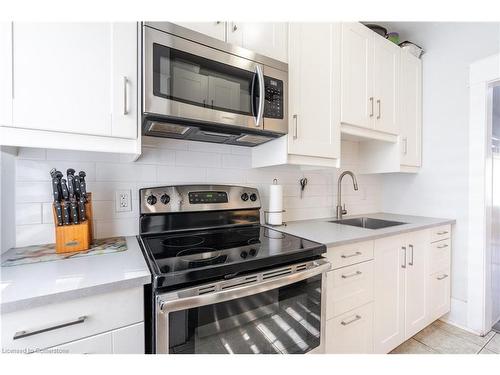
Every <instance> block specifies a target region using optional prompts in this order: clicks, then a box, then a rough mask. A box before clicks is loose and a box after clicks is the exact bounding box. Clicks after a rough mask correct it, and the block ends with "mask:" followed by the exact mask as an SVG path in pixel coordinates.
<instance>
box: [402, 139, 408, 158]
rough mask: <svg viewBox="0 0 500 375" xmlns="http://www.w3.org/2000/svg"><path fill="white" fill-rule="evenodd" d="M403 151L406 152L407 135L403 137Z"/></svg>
mask: <svg viewBox="0 0 500 375" xmlns="http://www.w3.org/2000/svg"><path fill="white" fill-rule="evenodd" d="M403 145H404V147H403V152H404V154H405V155H406V154H408V138H407V137H403Z"/></svg>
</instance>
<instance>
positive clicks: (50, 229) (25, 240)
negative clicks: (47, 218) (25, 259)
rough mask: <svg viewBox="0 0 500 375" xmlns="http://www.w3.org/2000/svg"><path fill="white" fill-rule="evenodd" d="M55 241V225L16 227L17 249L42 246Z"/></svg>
mask: <svg viewBox="0 0 500 375" xmlns="http://www.w3.org/2000/svg"><path fill="white" fill-rule="evenodd" d="M54 241H55V229H54V224H32V225H17V226H16V247H22V246H30V245H41V244H47V243H53V242H54Z"/></svg>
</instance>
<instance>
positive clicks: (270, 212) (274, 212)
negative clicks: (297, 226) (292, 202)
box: [264, 210, 286, 227]
mask: <svg viewBox="0 0 500 375" xmlns="http://www.w3.org/2000/svg"><path fill="white" fill-rule="evenodd" d="M283 212H286V210H280V211H266V210H264V219H265V220H266V225H269V226H270V227H286V223H285V222H283V223H282V224H281V225H274V224H269V223H268V221H269V214H279V213H283Z"/></svg>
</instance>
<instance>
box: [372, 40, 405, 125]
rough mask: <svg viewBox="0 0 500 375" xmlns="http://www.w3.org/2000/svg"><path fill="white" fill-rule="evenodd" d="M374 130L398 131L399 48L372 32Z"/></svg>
mask: <svg viewBox="0 0 500 375" xmlns="http://www.w3.org/2000/svg"><path fill="white" fill-rule="evenodd" d="M373 56H374V63H373V67H374V74H373V78H374V83H373V85H374V97H375V121H374V122H373V126H374V129H375V130H379V131H383V132H386V133H391V134H398V133H399V122H398V120H399V75H400V58H401V48H399V47H398V46H397V45H396V44H394V43H392V42H390V41H388V40H387V39H384V38H382V37H381V36H380V35H376V34H374V52H373Z"/></svg>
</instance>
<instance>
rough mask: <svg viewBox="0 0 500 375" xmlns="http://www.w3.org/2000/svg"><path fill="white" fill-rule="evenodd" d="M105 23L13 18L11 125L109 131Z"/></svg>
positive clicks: (108, 45)
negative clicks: (24, 21) (15, 20)
mask: <svg viewBox="0 0 500 375" xmlns="http://www.w3.org/2000/svg"><path fill="white" fill-rule="evenodd" d="M111 32H112V26H111V24H109V23H14V27H13V44H14V49H13V55H14V56H13V61H14V68H13V72H14V79H13V80H14V89H13V97H14V99H13V125H14V126H16V127H21V128H29V129H42V130H53V131H61V132H69V133H84V134H93V135H111V95H110V84H111V58H112V51H111V40H112V39H111Z"/></svg>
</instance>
